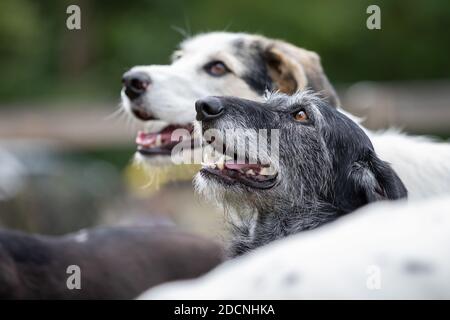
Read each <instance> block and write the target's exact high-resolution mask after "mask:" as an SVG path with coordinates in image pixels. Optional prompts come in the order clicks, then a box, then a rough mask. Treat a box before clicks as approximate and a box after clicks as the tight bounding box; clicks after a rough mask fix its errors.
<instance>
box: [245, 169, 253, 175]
mask: <svg viewBox="0 0 450 320" xmlns="http://www.w3.org/2000/svg"><path fill="white" fill-rule="evenodd" d="M245 174H246V175H249V176H254V175H255V171H253V169H250V170H247V171H246V172H245Z"/></svg>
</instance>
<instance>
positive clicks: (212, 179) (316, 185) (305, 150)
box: [195, 92, 407, 255]
mask: <svg viewBox="0 0 450 320" xmlns="http://www.w3.org/2000/svg"><path fill="white" fill-rule="evenodd" d="M196 110H197V120H199V121H202V122H201V129H202V130H203V131H204V136H205V135H206V136H208V138H207V142H212V141H213V143H212V145H213V146H214V148H215V149H216V150H224V149H225V151H224V155H223V156H222V157H220V158H221V159H220V160H218V161H212V162H209V163H206V164H205V165H204V167H203V169H202V170H201V171H200V173H199V174H198V175H197V177H196V181H195V184H196V187H197V189H198V190H199V191H200V192H201V193H203V194H205V195H207V196H208V197H211V198H213V199H214V200H216V201H217V202H219V203H221V204H223V205H224V206H225V208H230V209H231V210H226V211H227V212H231V213H232V214H230V217H233V216H234V217H237V219H234V220H233V219H231V225H232V226H233V229H234V239H233V245H232V246H231V252H232V254H233V255H239V254H241V253H243V252H246V251H248V250H250V249H253V248H256V247H258V246H261V245H264V244H266V243H268V242H270V241H273V240H275V239H278V238H281V237H284V236H287V235H289V234H293V233H296V232H299V231H302V230H307V229H312V228H315V227H317V226H319V225H321V224H323V223H325V222H328V221H332V220H334V219H336V218H338V217H339V216H342V215H344V214H347V213H349V212H352V211H354V210H356V209H357V208H359V207H361V206H364V205H366V204H368V203H370V202H373V201H378V200H384V199H399V198H403V197H406V196H407V191H406V189H405V187H404V185H403V183H402V181H401V180H400V179H399V178H398V176H397V175H396V173H395V172H394V171H393V170H392V169H391V167H390V166H389V165H388V164H387V163H386V162H384V161H382V160H380V159H379V158H378V157H377V155H376V153H375V151H374V148H373V146H372V143H371V142H370V140H369V138H368V137H367V135H366V134H365V133H364V131H363V130H362V129H361V128H360V127H359V126H358V125H357V124H356V123H354V122H353V121H352V120H350V119H349V118H348V117H346V116H345V115H343V114H342V113H341V112H339V111H337V110H336V109H334V108H332V107H331V106H329V105H328V104H327V102H325V100H323V99H319V98H318V97H317V96H315V95H312V94H310V93H308V92H302V93H297V94H296V95H293V96H287V95H283V94H273V95H272V96H271V97H270V98H269V99H268V100H267V101H266V102H264V103H260V102H255V101H249V100H244V99H239V98H233V97H210V98H206V99H203V100H199V101H197V103H196ZM197 129H198V128H197ZM258 129H270V130H273V129H277V130H278V131H277V133H278V139H276V140H273V139H274V137H272V136H270V137H268V138H270V139H268V141H267V144H268V147H267V148H266V149H263V150H259V151H260V152H258V154H257V160H258V161H256V162H255V163H252V164H250V163H248V162H249V161H248V160H249V159H250V155H251V154H250V152H249V149H245V150H244V158H245V159H244V160H246V161H244V162H245V163H236V161H235V160H233V159H237V158H239V155H238V154H237V153H238V151H237V148H236V147H235V146H237V145H238V144H239V140H246V141H248V144H249V145H254V144H255V143H256V139H255V137H254V135H252V133H254V132H256V130H258ZM211 130H214V133H213V134H209V135H208V131H211ZM211 136H213V138H214V139H212V138H211ZM225 138H226V139H225ZM272 140H273V141H272ZM258 141H259V140H258ZM230 144H231V145H232V146H233V147H229V146H230ZM241 145H242V144H241ZM244 145H245V144H244ZM269 147H270V150H271V152H270V154H269ZM274 149H275V150H278V154H274V153H273V152H272V151H273V150H274ZM241 151H242V150H241ZM220 152H223V151H220ZM241 153H242V152H241ZM227 159H228V160H227Z"/></svg>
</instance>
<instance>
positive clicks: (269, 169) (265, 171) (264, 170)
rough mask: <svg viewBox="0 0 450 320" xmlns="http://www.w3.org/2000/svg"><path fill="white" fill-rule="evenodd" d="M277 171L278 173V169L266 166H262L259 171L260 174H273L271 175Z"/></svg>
mask: <svg viewBox="0 0 450 320" xmlns="http://www.w3.org/2000/svg"><path fill="white" fill-rule="evenodd" d="M275 173H276V171H275V169H274V168H272V167H264V168H261V170H260V171H259V174H260V175H261V176H271V175H274V174H275Z"/></svg>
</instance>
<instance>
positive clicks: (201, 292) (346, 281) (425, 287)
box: [140, 196, 450, 299]
mask: <svg viewBox="0 0 450 320" xmlns="http://www.w3.org/2000/svg"><path fill="white" fill-rule="evenodd" d="M445 208H450V197H449V196H447V197H444V198H436V199H434V198H431V199H427V200H422V201H419V202H417V203H414V202H410V203H407V202H403V201H399V202H382V203H376V204H373V205H370V206H367V207H364V208H363V209H360V210H358V211H356V212H355V214H352V215H348V216H345V217H343V218H341V219H340V220H338V221H336V222H334V223H332V224H329V225H325V226H323V227H321V228H318V229H315V230H312V231H307V232H302V233H299V234H297V235H293V236H290V237H288V238H284V239H282V240H278V241H275V242H273V243H272V244H269V245H267V246H265V247H262V248H259V249H256V250H255V251H253V252H251V253H249V254H247V255H244V256H242V257H240V258H236V259H233V260H231V261H229V262H226V263H224V264H222V265H220V266H219V267H217V268H216V269H215V270H213V271H211V272H210V273H208V274H206V275H205V276H203V277H201V278H199V279H196V280H193V281H186V282H177V283H169V284H164V285H162V286H158V287H156V288H155V289H153V290H149V291H147V292H146V293H144V294H143V295H142V296H141V297H140V298H141V299H449V298H450V284H449V282H448V279H450V255H449V250H450V233H449V232H448V230H449V226H450V215H449V212H448V211H449V209H447V210H446V209H445ZM268 275H270V276H268Z"/></svg>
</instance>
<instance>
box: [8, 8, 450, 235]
mask: <svg viewBox="0 0 450 320" xmlns="http://www.w3.org/2000/svg"><path fill="white" fill-rule="evenodd" d="M70 4H77V5H79V6H80V7H81V12H82V18H81V23H82V29H81V30H79V31H71V30H68V29H67V28H66V19H67V16H68V15H67V14H66V8H67V6H68V5H70ZM371 4H377V5H379V6H380V8H381V26H382V29H381V30H368V29H367V28H366V19H367V17H368V14H366V8H367V6H368V5H371ZM214 30H228V31H245V32H251V33H261V34H264V35H266V36H268V37H275V38H282V39H284V40H287V41H289V42H292V43H294V44H296V45H298V46H302V47H305V48H308V49H310V50H314V51H316V52H318V53H319V54H320V56H321V57H322V63H323V65H324V68H325V71H326V73H327V75H328V76H329V78H330V80H331V82H332V83H333V84H334V85H335V86H336V87H337V88H338V91H339V94H340V96H341V98H342V101H343V104H344V106H345V107H346V109H348V110H350V111H352V112H354V113H356V114H357V115H360V116H364V117H365V118H366V125H367V126H368V127H370V128H374V129H383V128H387V127H389V126H396V127H400V128H403V129H404V130H405V131H407V132H410V133H411V134H427V135H432V136H435V137H437V139H442V140H445V139H447V138H448V137H449V136H450V75H449V71H450V59H449V52H450V41H448V37H449V36H448V32H449V30H450V2H449V1H448V0H429V1H421V0H411V1H400V0H396V1H394V0H390V1H371V0H370V1H365V0H363V1H360V0H343V1H332V0H314V1H306V0H305V1H301V0H300V1H298V0H295V1H294V0H292V1H283V0H279V1H269V0H248V1H243V0H227V1H223V0H222V1H206V0H204V1H203V0H192V1H182V0H134V1H108V2H106V1H90V0H78V1H75V0H73V1H56V0H54V1H50V0H37V1H36V0H1V1H0V70H1V76H0V226H4V227H9V228H17V229H22V230H26V231H30V232H40V233H46V234H62V233H66V232H70V231H74V230H78V229H80V228H84V227H90V226H94V225H100V224H102V225H103V224H121V223H140V224H143V223H155V221H157V223H174V224H177V225H179V226H181V227H182V228H186V229H189V230H193V231H195V232H199V233H203V234H207V235H211V236H214V237H215V236H217V235H218V234H219V235H221V234H222V225H221V219H220V212H219V211H218V210H216V209H213V208H212V207H210V206H208V205H207V204H205V203H204V202H202V201H201V200H199V199H197V198H196V197H195V196H194V194H193V192H192V188H191V185H190V181H188V180H189V179H186V181H184V182H172V183H169V184H167V185H166V186H161V185H160V184H159V183H158V181H150V183H148V181H147V182H146V178H145V175H144V173H143V172H141V171H139V169H136V168H135V167H133V166H132V165H130V160H131V158H132V154H133V152H134V149H135V147H134V143H133V140H134V135H135V132H136V126H135V125H134V124H132V123H129V122H127V121H126V120H125V119H122V118H120V117H115V116H114V111H116V110H117V109H118V106H119V92H120V89H121V83H120V79H121V75H122V73H123V72H125V71H126V70H127V69H128V68H130V67H132V66H134V65H139V64H140V65H142V64H165V63H168V62H169V56H170V54H171V52H172V51H173V50H174V49H175V48H176V46H177V44H178V43H179V42H180V41H181V40H182V39H183V38H184V37H185V36H187V35H192V34H195V33H198V32H206V31H214ZM167 172H168V173H169V174H173V175H176V174H177V173H174V172H172V171H167ZM167 172H166V173H167ZM161 179H163V180H164V179H165V178H161ZM156 180H158V179H156ZM160 182H161V181H160Z"/></svg>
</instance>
